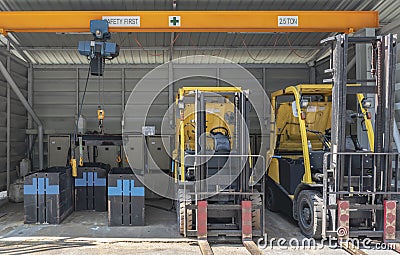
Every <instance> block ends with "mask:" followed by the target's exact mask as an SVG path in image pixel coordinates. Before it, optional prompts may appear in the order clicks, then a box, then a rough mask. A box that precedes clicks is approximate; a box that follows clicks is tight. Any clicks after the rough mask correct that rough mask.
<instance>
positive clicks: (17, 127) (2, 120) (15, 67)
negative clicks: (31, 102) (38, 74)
mask: <svg viewBox="0 0 400 255" xmlns="http://www.w3.org/2000/svg"><path fill="white" fill-rule="evenodd" d="M0 61H2V62H3V63H4V64H6V57H5V56H4V55H0ZM10 68H11V76H12V77H13V78H14V80H15V82H16V83H17V85H18V86H19V87H20V89H21V92H22V93H23V94H24V95H25V96H27V94H28V92H27V89H28V78H27V77H28V68H27V67H26V66H25V65H24V64H22V63H21V62H19V61H15V60H13V59H11V64H10ZM10 123H11V133H10V134H11V139H10V140H11V183H12V182H13V181H14V180H15V179H16V178H17V172H16V171H15V167H16V166H17V165H18V164H19V161H20V160H21V159H22V158H24V157H25V155H26V142H25V141H26V135H25V129H26V127H27V112H26V110H25V108H24V107H23V106H22V104H21V103H20V101H19V100H18V99H17V97H16V96H15V94H14V92H12V90H11V122H10ZM6 185H7V83H6V81H5V79H4V77H3V76H2V75H1V74H0V191H2V190H5V189H6Z"/></svg>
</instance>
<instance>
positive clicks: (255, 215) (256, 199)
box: [250, 194, 262, 230]
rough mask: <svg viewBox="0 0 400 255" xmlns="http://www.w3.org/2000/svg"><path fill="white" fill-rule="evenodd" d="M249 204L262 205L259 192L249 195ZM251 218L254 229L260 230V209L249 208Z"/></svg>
mask: <svg viewBox="0 0 400 255" xmlns="http://www.w3.org/2000/svg"><path fill="white" fill-rule="evenodd" d="M250 200H251V205H252V206H257V205H261V206H262V199H261V195H260V194H254V195H250ZM251 220H252V225H253V229H254V230H261V209H253V210H251Z"/></svg>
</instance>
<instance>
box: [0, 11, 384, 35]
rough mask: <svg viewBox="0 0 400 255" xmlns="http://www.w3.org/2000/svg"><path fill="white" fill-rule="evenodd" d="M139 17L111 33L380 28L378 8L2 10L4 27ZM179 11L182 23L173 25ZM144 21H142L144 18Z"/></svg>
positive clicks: (68, 28) (55, 28)
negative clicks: (285, 9)
mask: <svg viewBox="0 0 400 255" xmlns="http://www.w3.org/2000/svg"><path fill="white" fill-rule="evenodd" d="M106 16H108V17H109V16H113V17H116V16H117V18H116V19H114V20H115V21H119V20H122V19H119V18H118V17H120V16H130V17H135V18H134V20H135V22H132V24H128V25H126V24H125V23H124V25H123V26H122V25H120V24H118V23H117V22H116V23H115V24H114V25H113V24H111V26H110V32H342V33H352V32H354V31H357V30H359V29H362V28H365V27H371V28H378V27H379V17H378V12H376V11H300V10H299V11H283V10H282V11H24V12H0V32H1V33H3V34H7V33H8V32H39V33H40V32H52V33H63V32H64V33H68V32H90V27H89V24H90V22H89V21H90V20H99V19H104V18H105V17H106ZM171 16H173V17H175V19H176V20H177V19H178V18H179V20H180V21H179V25H176V24H173V25H171V21H170V17H171ZM138 20H139V22H138Z"/></svg>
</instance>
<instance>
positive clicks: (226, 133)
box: [210, 126, 229, 136]
mask: <svg viewBox="0 0 400 255" xmlns="http://www.w3.org/2000/svg"><path fill="white" fill-rule="evenodd" d="M218 129H222V130H224V132H225V133H222V134H223V135H224V136H228V135H229V130H228V129H227V128H226V127H223V126H218V127H215V128H212V129H211V130H210V134H212V135H216V134H217V133H221V132H215V130H218Z"/></svg>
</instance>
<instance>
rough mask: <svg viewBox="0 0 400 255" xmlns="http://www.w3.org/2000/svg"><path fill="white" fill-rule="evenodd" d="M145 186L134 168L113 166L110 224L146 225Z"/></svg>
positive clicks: (110, 185) (109, 188)
mask: <svg viewBox="0 0 400 255" xmlns="http://www.w3.org/2000/svg"><path fill="white" fill-rule="evenodd" d="M144 209H145V205H144V186H143V184H142V182H141V181H140V180H139V179H138V178H137V176H136V175H135V174H134V173H133V171H132V169H131V168H129V167H126V168H113V169H112V170H111V172H110V173H109V174H108V224H109V225H110V226H143V225H144Z"/></svg>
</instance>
